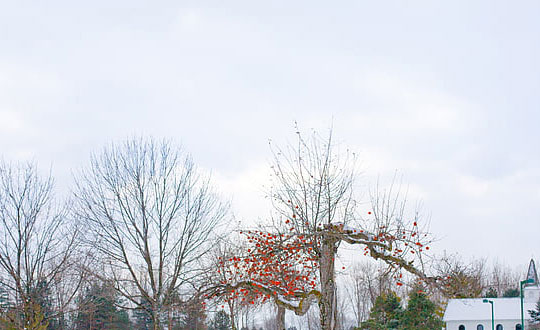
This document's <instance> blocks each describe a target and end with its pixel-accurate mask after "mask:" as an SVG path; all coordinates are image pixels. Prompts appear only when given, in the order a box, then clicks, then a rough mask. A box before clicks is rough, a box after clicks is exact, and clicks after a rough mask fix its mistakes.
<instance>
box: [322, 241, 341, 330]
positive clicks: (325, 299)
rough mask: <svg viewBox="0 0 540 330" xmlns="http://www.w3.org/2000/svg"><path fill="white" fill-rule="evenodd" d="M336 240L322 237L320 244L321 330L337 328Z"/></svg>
mask: <svg viewBox="0 0 540 330" xmlns="http://www.w3.org/2000/svg"><path fill="white" fill-rule="evenodd" d="M336 251H337V240H336V239H335V238H332V237H324V238H323V242H322V246H321V254H322V255H321V259H320V262H321V265H320V266H321V268H320V270H319V271H320V277H321V299H320V301H319V309H320V316H321V329H322V330H335V329H337V304H336V282H335V269H334V268H335V266H334V262H335V256H336Z"/></svg>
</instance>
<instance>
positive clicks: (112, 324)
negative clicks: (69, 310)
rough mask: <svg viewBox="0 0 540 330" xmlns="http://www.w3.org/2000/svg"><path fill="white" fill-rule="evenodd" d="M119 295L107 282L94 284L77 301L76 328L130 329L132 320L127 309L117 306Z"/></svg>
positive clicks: (82, 329) (100, 329) (85, 329)
mask: <svg viewBox="0 0 540 330" xmlns="http://www.w3.org/2000/svg"><path fill="white" fill-rule="evenodd" d="M117 303H118V297H117V296H116V294H115V291H114V289H112V288H111V287H110V286H107V285H106V284H101V285H99V284H93V285H91V286H90V287H88V288H87V289H86V291H85V293H84V295H83V296H82V297H80V298H79V299H78V301H77V305H78V306H77V307H78V308H77V309H78V311H77V316H76V319H75V329H76V330H89V329H92V330H105V329H110V330H128V329H130V328H131V322H130V321H129V316H128V314H127V312H126V311H124V310H120V309H118V308H117V307H116V304H117Z"/></svg>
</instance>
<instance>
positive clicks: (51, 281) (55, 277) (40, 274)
mask: <svg viewBox="0 0 540 330" xmlns="http://www.w3.org/2000/svg"><path fill="white" fill-rule="evenodd" d="M53 186H54V184H53V179H52V177H51V176H50V175H49V176H45V177H41V176H40V175H39V174H38V171H37V168H36V166H35V164H34V163H7V162H3V161H2V162H0V286H2V287H3V288H7V290H8V294H9V300H10V303H11V305H12V307H13V308H14V309H15V310H16V311H17V312H15V313H14V314H13V315H15V316H16V317H14V319H13V320H11V322H12V325H14V326H15V327H17V328H20V329H22V328H23V327H25V326H26V327H28V326H30V325H31V324H33V323H34V324H35V320H36V318H40V316H38V315H37V314H36V313H38V314H39V313H45V311H43V310H42V309H43V308H44V306H40V302H42V301H43V299H47V300H48V302H49V304H50V305H51V306H49V308H50V309H53V310H48V311H46V312H47V314H48V315H46V316H47V317H48V318H49V317H50V318H52V317H54V316H55V315H54V314H55V313H58V312H60V311H62V310H63V309H64V308H65V307H66V306H67V305H68V304H69V303H70V301H71V298H73V296H74V294H75V291H76V290H77V284H74V285H70V286H69V289H68V287H67V285H66V282H65V280H66V279H67V278H68V277H70V275H72V274H73V272H74V270H73V269H71V266H73V258H72V256H73V255H74V253H75V246H76V242H77V240H76V238H77V230H76V227H77V226H76V225H74V224H70V226H69V228H68V226H67V223H66V219H67V218H66V215H65V212H63V211H62V209H61V208H58V207H57V205H56V203H55V199H54V194H53ZM59 287H62V290H56V289H58V288H59ZM53 291H54V292H53ZM45 294H47V295H48V297H44V296H43V295H45ZM54 296H56V298H57V299H55V298H54ZM40 309H41V310H40ZM28 311H35V312H36V313H29V312H28ZM20 315H24V317H19V316H20ZM41 319H42V321H43V322H46V321H48V320H47V319H43V318H42V317H41ZM49 321H50V320H49Z"/></svg>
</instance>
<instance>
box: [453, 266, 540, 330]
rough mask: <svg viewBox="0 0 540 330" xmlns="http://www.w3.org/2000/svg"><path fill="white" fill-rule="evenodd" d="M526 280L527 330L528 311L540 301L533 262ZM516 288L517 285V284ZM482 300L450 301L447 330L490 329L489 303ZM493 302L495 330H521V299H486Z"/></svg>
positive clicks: (524, 296)
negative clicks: (527, 281)
mask: <svg viewBox="0 0 540 330" xmlns="http://www.w3.org/2000/svg"><path fill="white" fill-rule="evenodd" d="M527 279H531V280H532V281H533V283H531V284H525V286H524V288H523V318H524V322H523V323H524V325H525V329H528V326H527V325H528V323H529V320H530V316H529V313H528V310H531V309H535V307H536V302H537V301H538V300H539V299H540V286H539V282H538V275H537V272H536V267H535V265H534V261H533V260H531V263H530V264H529V270H528V272H527ZM518 285H519V283H518ZM483 300H484V299H483V298H474V299H450V300H449V301H448V305H447V306H446V311H445V312H444V318H443V320H444V322H446V330H491V304H490V303H484V302H483ZM488 300H491V301H493V310H494V315H495V317H494V320H495V329H494V330H521V300H520V298H519V297H518V298H488Z"/></svg>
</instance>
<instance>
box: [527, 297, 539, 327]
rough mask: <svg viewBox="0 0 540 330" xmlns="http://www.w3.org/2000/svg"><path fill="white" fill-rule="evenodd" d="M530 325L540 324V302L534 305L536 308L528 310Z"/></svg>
mask: <svg viewBox="0 0 540 330" xmlns="http://www.w3.org/2000/svg"><path fill="white" fill-rule="evenodd" d="M529 315H530V316H531V323H532V324H540V300H539V301H538V302H537V303H536V308H535V309H531V310H529Z"/></svg>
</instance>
